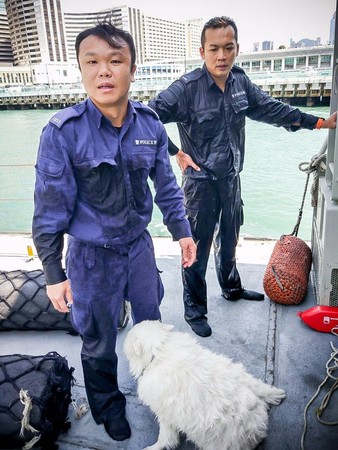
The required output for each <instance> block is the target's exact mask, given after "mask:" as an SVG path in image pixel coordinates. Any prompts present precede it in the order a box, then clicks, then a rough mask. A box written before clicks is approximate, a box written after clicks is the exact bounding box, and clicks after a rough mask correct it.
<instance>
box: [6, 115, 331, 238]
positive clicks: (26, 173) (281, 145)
mask: <svg viewBox="0 0 338 450" xmlns="http://www.w3.org/2000/svg"><path fill="white" fill-rule="evenodd" d="M302 110H303V111H305V112H309V113H312V114H315V115H318V116H323V117H327V116H328V115H329V108H325V107H317V108H302ZM55 112H56V111H51V110H26V111H24V110H14V111H0V233H30V231H31V220H32V213H33V191H34V176H35V175H34V164H35V160H36V152H37V148H38V143H39V136H40V134H41V130H42V128H43V127H44V125H45V124H46V123H47V122H48V120H49V119H50V118H51V117H52V115H53V114H55ZM166 129H167V132H168V134H169V135H170V137H171V138H172V140H173V141H174V142H175V143H176V144H177V145H179V138H178V133H177V128H176V125H175V124H168V125H166ZM326 136H327V130H320V131H317V130H314V131H308V130H300V131H297V132H295V133H290V132H287V131H286V130H285V129H284V128H277V127H274V126H271V125H267V124H264V123H261V122H254V121H251V120H249V119H248V120H247V126H246V152H245V163H244V170H243V172H242V174H241V180H242V198H243V202H244V225H243V227H242V228H241V234H242V235H243V236H250V237H256V238H278V237H279V236H280V235H281V234H289V233H291V232H292V231H293V228H294V226H295V224H296V222H297V218H298V212H299V208H300V206H301V201H302V197H303V193H304V187H305V182H306V174H305V173H304V172H301V171H300V170H299V168H298V166H299V164H300V163H302V162H307V163H308V162H309V161H310V160H311V157H312V156H313V155H315V154H317V153H318V152H319V150H320V148H321V146H322V143H323V141H324V140H325V137H326ZM171 159H172V165H173V168H174V171H175V173H176V176H177V179H178V182H179V183H180V182H181V174H180V171H179V169H178V167H177V164H176V159H175V157H172V158H171ZM311 183H312V176H311V177H310V184H309V187H308V191H307V196H306V199H305V205H304V211H303V218H302V222H301V225H300V229H299V233H298V236H299V237H301V238H302V239H310V237H311V222H312V208H311V204H310V185H311ZM149 230H150V233H151V234H152V235H153V236H168V235H169V233H168V231H167V229H166V227H165V226H164V225H163V222H162V217H161V213H160V211H159V210H158V209H157V207H156V206H155V208H154V214H153V220H152V222H151V224H150V226H149Z"/></svg>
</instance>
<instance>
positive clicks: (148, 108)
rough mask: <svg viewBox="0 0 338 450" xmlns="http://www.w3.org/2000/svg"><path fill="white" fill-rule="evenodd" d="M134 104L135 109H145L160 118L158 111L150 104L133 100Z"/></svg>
mask: <svg viewBox="0 0 338 450" xmlns="http://www.w3.org/2000/svg"><path fill="white" fill-rule="evenodd" d="M133 106H134V108H135V109H141V110H142V111H145V112H147V113H149V114H151V115H152V116H154V117H156V119H159V116H158V114H157V112H156V111H154V110H153V109H152V108H150V106H148V105H145V104H144V103H142V102H133Z"/></svg>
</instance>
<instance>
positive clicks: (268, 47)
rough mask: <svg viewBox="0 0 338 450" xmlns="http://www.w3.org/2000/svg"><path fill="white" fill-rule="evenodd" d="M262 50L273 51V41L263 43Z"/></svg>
mask: <svg viewBox="0 0 338 450" xmlns="http://www.w3.org/2000/svg"><path fill="white" fill-rule="evenodd" d="M262 50H273V42H272V41H263V42H262Z"/></svg>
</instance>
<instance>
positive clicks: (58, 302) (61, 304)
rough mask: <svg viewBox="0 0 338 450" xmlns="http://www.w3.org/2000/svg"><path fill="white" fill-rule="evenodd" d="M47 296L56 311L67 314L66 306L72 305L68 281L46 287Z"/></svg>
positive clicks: (67, 308)
mask: <svg viewBox="0 0 338 450" xmlns="http://www.w3.org/2000/svg"><path fill="white" fill-rule="evenodd" d="M47 295H48V297H49V300H50V301H51V302H52V303H53V306H54V308H55V309H56V310H58V311H60V312H61V313H68V312H69V307H68V306H67V305H68V304H72V303H73V296H72V292H71V289H70V282H69V280H66V281H63V282H62V283H57V284H50V285H47Z"/></svg>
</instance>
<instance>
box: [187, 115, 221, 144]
mask: <svg viewBox="0 0 338 450" xmlns="http://www.w3.org/2000/svg"><path fill="white" fill-rule="evenodd" d="M195 123H196V127H195V129H196V131H195V130H194V131H195V132H196V136H195V138H197V139H198V140H199V141H206V140H210V139H212V138H214V137H215V135H217V134H218V132H219V130H220V128H221V126H222V123H223V126H224V119H223V120H222V116H221V113H220V111H219V110H218V109H207V110H202V111H198V112H196V114H195Z"/></svg>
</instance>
